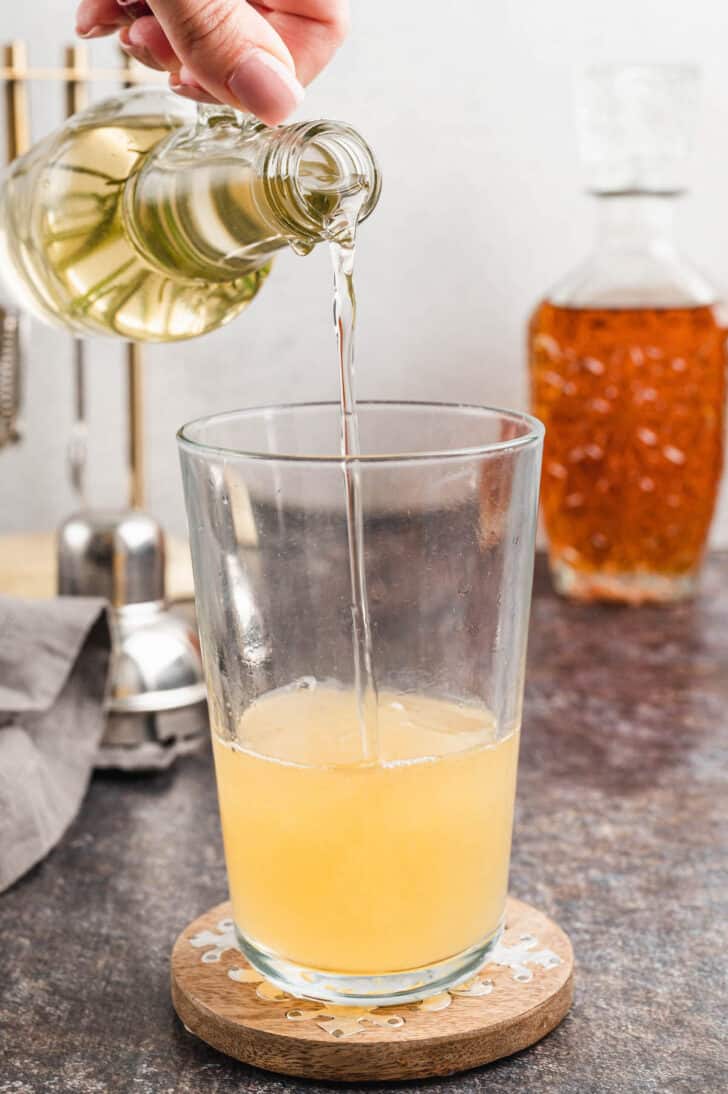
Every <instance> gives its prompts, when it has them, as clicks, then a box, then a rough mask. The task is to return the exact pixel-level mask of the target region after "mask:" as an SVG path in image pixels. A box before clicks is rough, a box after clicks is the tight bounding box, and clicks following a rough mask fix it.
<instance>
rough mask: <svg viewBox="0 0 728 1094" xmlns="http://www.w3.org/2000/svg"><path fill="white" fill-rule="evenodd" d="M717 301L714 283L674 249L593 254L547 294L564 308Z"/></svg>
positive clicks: (688, 304) (696, 304) (687, 305)
mask: <svg viewBox="0 0 728 1094" xmlns="http://www.w3.org/2000/svg"><path fill="white" fill-rule="evenodd" d="M718 297H719V294H718V291H717V289H716V287H715V286H714V285H713V284H712V282H711V281H710V280H709V279H708V278H707V277H706V276H705V275H704V274H703V273H702V272H701V271H700V270H698V269H697V268H696V267H695V266H693V265H692V263H691V262H689V261H688V260H687V259H685V258H683V256H682V255H680V254H679V253H678V252H676V251H674V250H673V249H672V248H671V249H670V250H669V251H666V252H664V253H659V252H657V253H655V252H639V251H637V252H634V253H628V254H618V255H614V254H604V255H594V256H591V257H590V258H588V259H587V260H586V261H584V262H582V263H580V265H578V266H577V267H576V268H575V269H573V270H571V271H570V272H569V273H568V274H567V275H566V276H565V277H563V278H562V279H561V280H560V281H558V282H557V283H556V285H554V286H553V288H552V289H551V290H550V291H549V292H548V293H547V294H546V299H547V300H548V301H549V302H550V303H551V304H555V305H556V306H557V307H564V308H568V307H571V308H644V307H649V308H695V307H705V306H709V305H711V304H715V303H716V302H717V300H718Z"/></svg>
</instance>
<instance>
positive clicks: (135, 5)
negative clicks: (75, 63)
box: [76, 0, 349, 125]
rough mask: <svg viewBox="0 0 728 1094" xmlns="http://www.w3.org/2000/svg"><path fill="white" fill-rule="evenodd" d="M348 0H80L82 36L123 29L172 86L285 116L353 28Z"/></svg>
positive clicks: (122, 37)
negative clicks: (167, 74)
mask: <svg viewBox="0 0 728 1094" xmlns="http://www.w3.org/2000/svg"><path fill="white" fill-rule="evenodd" d="M348 8H349V5H348V0H266V2H265V3H253V2H252V0H251V3H248V2H247V0H148V2H147V3H143V2H139V0H81V3H80V4H79V6H78V12H77V16H76V23H77V27H76V29H77V33H78V34H80V35H81V37H82V38H101V37H103V36H105V35H108V34H114V33H116V32H117V31H119V41H120V44H121V46H122V48H123V49H124V50H126V52H127V53H130V54H131V56H132V57H135V58H136V60H138V61H140V62H141V63H142V64H145V65H148V66H150V67H151V68H156V69H160V70H162V71H164V70H166V71H167V72H169V73H170V78H169V82H170V87H172V89H173V90H174V91H176V92H178V94H180V95H185V96H186V97H187V98H190V99H195V100H196V101H198V102H213V103H214V102H220V103H227V104H228V105H229V106H234V107H238V108H239V109H242V110H247V111H249V112H250V113H251V114H255V115H256V116H257V117H258V118H260V119H261V121H264V122H266V123H267V124H268V125H277V124H278V123H279V122H282V121H283V120H284V119H285V118H287V117H288V115H289V114H290V113H291V111H292V110H294V109H295V107H296V106H298V104H299V103H300V101H301V99H302V98H303V86H302V85H303V84H307V83H309V82H310V81H311V80H312V79H313V78H314V76H316V75H317V74H318V73H319V72H320V71H321V69H322V68H323V67H324V65H326V63H327V62H328V61H329V59H330V58H331V56H332V55H333V54H334V52H335V51H336V49H337V48H338V46H339V45H341V42H342V41H343V39H344V37H345V35H346V32H347V29H348Z"/></svg>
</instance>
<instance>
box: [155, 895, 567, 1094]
mask: <svg viewBox="0 0 728 1094" xmlns="http://www.w3.org/2000/svg"><path fill="white" fill-rule="evenodd" d="M572 995H573V954H572V950H571V945H570V943H569V940H568V938H567V936H566V935H565V934H564V932H563V931H561V929H560V928H559V927H557V925H556V924H555V923H553V921H552V920H550V919H548V918H547V917H546V916H545V915H543V914H542V913H541V912H539V911H537V910H536V909H535V908H532V907H530V905H528V904H524V903H522V902H521V901H518V900H514V899H509V901H508V905H507V908H506V929H505V932H504V935H503V938H502V940H501V942H500V943H499V945H498V946H497V948H496V950H495V951H494V953H493V954H492V955H491V960H490V961H489V963H488V964H487V965H485V966H484V967H483V968H482V969H481V970H480V972H479V973H478V974H477V975H476V976H475V977H473V978H472V979H471V980H469V981H467V983H465V984H461V985H459V986H458V987H456V988H452V989H450V990H449V991H447V992H441V993H440V994H438V995H433V996H430V997H429V998H428V999H424V1000H423V1001H422V1002H420V1003H414V1004H404V1005H401V1006H395V1007H348V1006H333V1005H331V1004H324V1003H316V1002H311V1001H309V1000H305V999H303V1000H302V999H294V998H293V997H292V996H290V995H287V994H286V993H285V992H283V991H281V990H280V989H279V988H277V987H276V986H275V985H273V984H270V983H268V982H267V981H266V980H265V979H264V978H263V977H262V976H261V974H260V973H258V972H256V970H255V969H253V968H251V967H250V965H248V964H247V963H246V962H245V959H244V958H243V956H242V954H241V953H240V951H239V950H238V948H237V946H236V943H235V935H234V931H233V923H232V920H231V919H230V905H229V904H221V905H219V906H218V907H217V908H212V909H211V910H210V911H209V912H207V913H206V914H205V915H203V916H201V917H200V918H199V919H197V920H196V921H195V922H194V923H191V924H190V925H189V926H188V927H187V928H186V930H184V931H183V932H182V934H181V935H180V936H179V938H178V939H177V942H176V944H175V947H174V950H173V953H172V999H173V1002H174V1005H175V1009H176V1010H177V1013H178V1014H179V1016H180V1018H181V1019H182V1021H183V1022H184V1024H185V1026H186V1028H187V1029H188V1030H189V1032H191V1033H194V1034H195V1035H196V1036H198V1037H200V1038H201V1039H202V1040H204V1041H206V1042H207V1043H208V1044H210V1045H212V1046H213V1047H214V1048H217V1049H219V1050H220V1051H221V1052H224V1053H226V1054H227V1055H229V1056H233V1057H235V1058H236V1059H238V1060H243V1061H245V1062H246V1063H250V1064H254V1065H255V1066H257V1067H263V1068H266V1069H268V1070H270V1071H279V1072H282V1073H283V1074H287V1075H297V1076H301V1077H311V1078H321V1079H348V1080H352V1081H355V1080H366V1079H407V1078H425V1077H426V1076H430V1075H447V1074H450V1073H452V1072H454V1071H463V1070H465V1069H467V1068H472V1067H477V1066H479V1065H480V1064H485V1063H489V1062H490V1061H491V1060H496V1059H499V1058H500V1057H502V1056H509V1055H511V1053H513V1052H518V1051H519V1050H521V1049H523V1048H526V1047H527V1046H528V1045H531V1044H533V1043H534V1042H535V1041H538V1040H540V1038H541V1037H543V1036H545V1035H546V1034H547V1033H549V1032H550V1031H551V1030H552V1029H554V1027H555V1026H556V1025H558V1023H559V1022H560V1021H561V1019H562V1018H563V1017H564V1015H565V1014H566V1012H567V1011H568V1009H569V1007H570V1005H571V1000H572Z"/></svg>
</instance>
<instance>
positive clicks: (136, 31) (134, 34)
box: [119, 15, 181, 72]
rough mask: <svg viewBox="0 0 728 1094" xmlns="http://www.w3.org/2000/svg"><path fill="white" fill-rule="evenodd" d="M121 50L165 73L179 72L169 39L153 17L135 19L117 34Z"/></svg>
mask: <svg viewBox="0 0 728 1094" xmlns="http://www.w3.org/2000/svg"><path fill="white" fill-rule="evenodd" d="M119 42H120V43H121V46H122V48H123V49H124V50H125V51H126V52H127V53H130V54H131V56H132V57H136V59H137V60H138V61H141V63H142V64H144V65H149V66H150V67H151V68H157V69H160V70H162V71H167V72H179V69H180V67H181V62H180V60H179V58H178V56H177V54H176V53H175V52H174V50H173V49H172V46H171V45H170V42H169V38H168V37H167V35H166V34H165V33H164V31H163V30H162V28H161V27H160V25H159V23H158V22H157V20H156V19H155V18H154V16H153V15H148V16H146V17H144V18H142V19H136V20H135V21H134V22H133V23H132V25H131V26H130V27H125V28H124V29H123V30H122V31H121V32H120V34H119Z"/></svg>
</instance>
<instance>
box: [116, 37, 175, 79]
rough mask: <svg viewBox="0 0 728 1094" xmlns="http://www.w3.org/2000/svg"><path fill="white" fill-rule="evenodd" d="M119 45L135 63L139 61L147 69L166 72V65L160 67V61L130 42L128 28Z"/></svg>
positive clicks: (120, 38)
mask: <svg viewBox="0 0 728 1094" xmlns="http://www.w3.org/2000/svg"><path fill="white" fill-rule="evenodd" d="M119 45H120V46H121V48H122V49H123V50H124V53H128V55H129V56H130V57H133V58H134V60H135V61H138V62H139V64H140V65H145V66H146V67H147V68H154V69H156V70H157V71H158V72H164V71H165V69H164V65H160V63H159V61H157V59H156V58H155V57H154V56H153V54H151V53H150V52H149V50H148V49H145V48H144V47H143V46H136V45H134V43H133V42H130V41H129V30H128V28H127V27H124V29H123V30H122V31H121V33H120V34H119ZM176 67H177V68H179V61H178V62H177V66H176Z"/></svg>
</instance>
